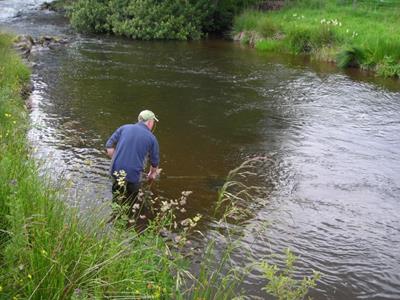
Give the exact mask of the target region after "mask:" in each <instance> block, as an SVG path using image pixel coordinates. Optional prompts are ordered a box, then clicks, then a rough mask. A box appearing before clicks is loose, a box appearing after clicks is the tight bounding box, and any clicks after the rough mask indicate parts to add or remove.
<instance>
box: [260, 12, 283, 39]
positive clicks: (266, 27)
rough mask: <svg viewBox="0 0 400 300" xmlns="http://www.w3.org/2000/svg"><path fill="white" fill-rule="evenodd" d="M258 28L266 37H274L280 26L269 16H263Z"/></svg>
mask: <svg viewBox="0 0 400 300" xmlns="http://www.w3.org/2000/svg"><path fill="white" fill-rule="evenodd" d="M256 30H257V32H259V33H260V34H261V35H262V36H263V37H264V38H268V37H274V36H275V35H276V34H277V33H278V32H279V31H280V28H279V26H278V25H277V24H276V23H274V22H273V21H272V20H271V19H269V18H268V17H265V18H262V19H260V20H259V21H258V23H257V24H256Z"/></svg>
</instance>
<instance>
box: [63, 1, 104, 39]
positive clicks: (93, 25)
mask: <svg viewBox="0 0 400 300" xmlns="http://www.w3.org/2000/svg"><path fill="white" fill-rule="evenodd" d="M107 16H108V6H107V2H105V1H98V0H80V1H77V2H76V3H74V5H73V6H72V13H71V14H70V17H71V23H72V25H73V26H74V27H75V28H76V29H77V30H79V31H84V32H99V33H100V32H107V31H109V26H108V24H107Z"/></svg>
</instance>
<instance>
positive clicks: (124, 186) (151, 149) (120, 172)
mask: <svg viewBox="0 0 400 300" xmlns="http://www.w3.org/2000/svg"><path fill="white" fill-rule="evenodd" d="M155 122H158V119H157V118H156V116H155V114H154V113H153V112H152V111H150V110H144V111H142V112H141V113H140V114H139V116H138V122H137V123H136V124H127V125H123V126H121V127H119V128H118V129H117V130H116V131H115V132H114V133H113V134H112V135H111V137H110V138H109V139H108V141H107V143H106V150H107V155H108V156H109V157H110V158H112V161H111V169H110V171H111V175H112V177H113V180H114V182H113V186H112V192H113V195H114V197H113V201H117V202H118V204H120V205H129V208H130V209H129V212H131V211H132V206H133V204H134V203H135V200H136V196H137V194H138V192H139V188H140V179H141V174H142V172H143V168H144V162H145V159H146V157H147V156H149V160H150V171H149V173H148V174H147V179H148V180H149V181H153V180H154V179H155V178H156V176H157V174H158V165H159V162H160V155H159V146H158V142H157V139H156V137H155V136H154V135H153V133H152V130H153V129H154V128H155V125H156V124H155ZM124 176H125V180H122V178H121V177H124Z"/></svg>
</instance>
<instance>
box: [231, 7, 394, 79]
mask: <svg viewBox="0 0 400 300" xmlns="http://www.w3.org/2000/svg"><path fill="white" fill-rule="evenodd" d="M399 14H400V3H397V2H395V1H392V2H390V1H385V2H384V3H382V2H380V1H374V0H368V1H367V0H364V1H362V0H360V1H357V5H356V6H355V7H353V5H352V4H351V1H336V0H327V1H319V0H303V1H297V2H296V3H295V4H292V5H290V6H288V7H286V8H285V9H283V10H281V11H274V12H258V11H246V12H244V13H243V14H241V15H239V16H238V17H236V19H235V22H234V26H233V33H235V34H236V33H239V32H243V31H251V32H258V33H259V34H261V35H262V36H263V38H264V39H271V38H273V37H274V36H278V37H279V40H280V43H279V45H280V47H279V48H277V47H264V48H263V47H261V49H262V50H265V51H277V50H279V51H285V52H289V53H295V54H298V53H309V54H311V55H312V56H314V57H316V58H319V59H323V58H324V57H326V54H327V53H329V55H328V57H329V59H328V60H331V59H332V55H333V52H335V53H334V56H335V57H336V55H339V57H338V59H339V60H340V61H341V63H340V65H341V66H343V67H346V66H347V65H345V64H343V62H344V61H348V62H354V61H357V63H358V65H359V66H360V67H363V68H366V69H371V70H375V71H377V72H378V74H380V75H382V76H397V77H399V76H400V73H399V72H398V70H399V67H398V66H399V63H400V18H398V16H399ZM264 28H266V29H264ZM271 33H273V34H271ZM269 43H270V42H269ZM327 48H330V50H328V49H327ZM349 49H358V50H357V51H349ZM320 51H322V52H323V53H319V52H320ZM347 54H348V55H350V56H351V57H348V58H344V56H345V55H347ZM358 54H360V56H357V57H356V58H354V55H358ZM350 65H352V64H351V63H350ZM382 69H384V70H382Z"/></svg>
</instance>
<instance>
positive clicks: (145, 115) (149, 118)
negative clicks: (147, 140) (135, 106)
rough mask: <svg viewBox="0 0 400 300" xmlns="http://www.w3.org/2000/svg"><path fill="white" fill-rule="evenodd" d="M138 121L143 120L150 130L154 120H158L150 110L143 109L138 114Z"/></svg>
mask: <svg viewBox="0 0 400 300" xmlns="http://www.w3.org/2000/svg"><path fill="white" fill-rule="evenodd" d="M138 121H139V122H143V123H145V124H146V125H147V127H149V129H150V130H152V129H153V128H154V125H155V122H156V121H157V122H158V119H157V117H156V115H155V114H154V113H153V112H152V111H151V110H148V109H146V110H143V111H141V112H140V114H139V116H138Z"/></svg>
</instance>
